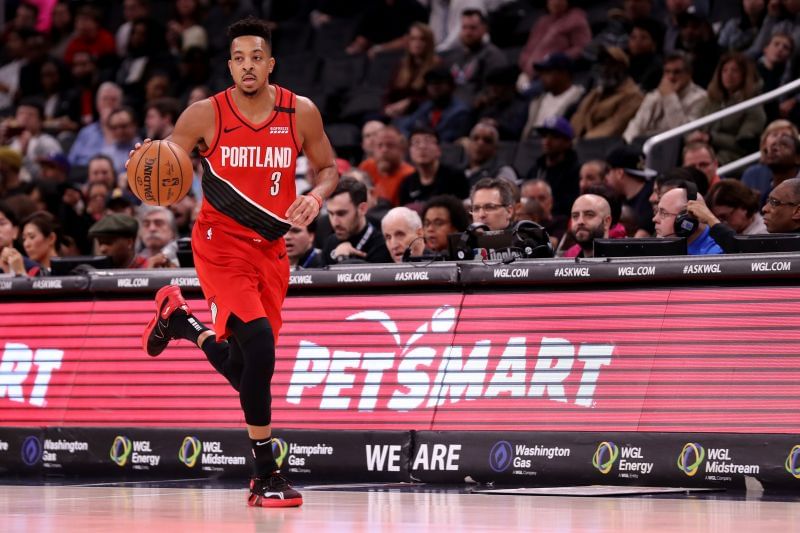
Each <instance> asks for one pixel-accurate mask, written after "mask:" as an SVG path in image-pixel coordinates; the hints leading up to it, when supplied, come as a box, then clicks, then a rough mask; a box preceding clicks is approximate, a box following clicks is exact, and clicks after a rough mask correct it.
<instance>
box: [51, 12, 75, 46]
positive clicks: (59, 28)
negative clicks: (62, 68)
mask: <svg viewBox="0 0 800 533" xmlns="http://www.w3.org/2000/svg"><path fill="white" fill-rule="evenodd" d="M73 22H74V20H73V16H72V7H71V2H70V1H69V0H59V1H58V2H56V4H55V5H54V6H53V12H52V14H51V15H50V32H49V35H48V42H49V43H50V55H51V56H52V57H58V58H62V57H64V52H66V50H67V45H68V44H69V40H70V39H71V38H72V32H73V29H74V25H73Z"/></svg>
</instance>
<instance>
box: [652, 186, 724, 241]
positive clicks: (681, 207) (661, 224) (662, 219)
mask: <svg viewBox="0 0 800 533" xmlns="http://www.w3.org/2000/svg"><path fill="white" fill-rule="evenodd" d="M694 201H695V202H697V203H703V205H705V202H703V199H702V197H701V196H698V197H697V200H694ZM687 203H688V199H687V197H686V189H683V188H678V189H672V190H669V191H667V192H665V193H664V194H663V195H662V196H661V199H660V200H659V201H658V209H657V210H656V214H655V216H653V222H654V223H655V226H656V236H657V237H675V236H676V233H675V231H676V229H675V218H676V217H677V216H678V215H680V214H682V213H685V212H686V210H687ZM686 245H687V246H686V248H687V250H686V251H687V253H688V254H689V255H715V254H721V253H724V252H723V251H722V248H720V246H719V245H718V244H717V242H716V241H715V240H714V239H713V238H712V237H711V235H710V234H709V227H708V225H707V224H705V223H703V222H701V221H698V223H697V227H696V228H695V230H694V231H693V232H692V233H691V234H690V235H689V236H688V237H686Z"/></svg>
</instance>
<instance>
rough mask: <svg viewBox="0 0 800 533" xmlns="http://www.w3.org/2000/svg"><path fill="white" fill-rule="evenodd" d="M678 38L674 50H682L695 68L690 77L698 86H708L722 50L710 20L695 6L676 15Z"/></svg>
mask: <svg viewBox="0 0 800 533" xmlns="http://www.w3.org/2000/svg"><path fill="white" fill-rule="evenodd" d="M677 20H678V29H679V33H678V39H677V41H676V42H675V50H683V51H684V52H686V53H687V54H689V56H690V57H691V58H692V63H693V64H694V66H695V68H694V70H693V72H692V79H693V80H694V82H695V83H696V84H697V85H699V86H700V87H708V84H709V83H710V82H711V78H713V77H714V70H715V69H716V67H717V63H719V59H720V56H721V55H722V51H721V50H720V48H719V45H718V44H717V36H716V35H715V33H714V28H713V27H712V26H711V22H710V21H709V20H708V19H707V18H706V17H705V15H703V14H702V13H701V12H700V11H699V10H698V9H697V8H696V7H695V6H690V7H689V8H688V9H687V10H686V11H684V12H683V13H681V14H680V15H678V17H677Z"/></svg>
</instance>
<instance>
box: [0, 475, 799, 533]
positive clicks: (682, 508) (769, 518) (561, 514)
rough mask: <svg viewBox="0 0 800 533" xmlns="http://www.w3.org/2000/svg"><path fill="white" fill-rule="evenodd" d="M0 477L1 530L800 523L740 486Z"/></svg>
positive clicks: (448, 531)
mask: <svg viewBox="0 0 800 533" xmlns="http://www.w3.org/2000/svg"><path fill="white" fill-rule="evenodd" d="M2 483H3V481H2V480H0V531H2V532H10V533H17V532H19V533H23V532H24V533H72V532H81V533H95V532H98V533H99V532H102V533H108V532H111V533H132V532H140V531H146V532H148V533H179V532H183V531H191V532H192V533H199V532H227V531H235V532H247V533H249V532H260V531H280V532H285V533H292V532H312V533H327V532H336V533H339V532H367V531H370V532H371V531H392V532H393V531H397V532H403V533H407V532H409V533H410V532H413V533H416V532H422V531H435V532H437V533H456V532H461V531H481V532H483V531H503V532H506V531H547V532H568V531H569V532H572V531H576V532H592V533H600V532H628V531H630V532H637V533H640V532H681V533H684V532H694V531H703V532H706V531H735V532H736V533H749V532H762V531H766V532H770V533H784V532H787V531H797V530H800V505H798V503H797V502H796V501H794V500H795V498H794V497H791V498H786V497H782V498H783V501H780V500H771V499H767V498H762V497H761V496H760V495H758V496H756V497H753V496H746V495H744V493H740V494H738V495H731V494H714V495H710V494H709V495H703V496H677V497H664V496H659V497H655V496H637V497H604V498H596V497H556V496H497V495H484V494H467V493H464V492H460V491H458V490H441V489H433V490H431V489H430V488H428V489H427V490H426V489H425V488H422V489H420V488H416V489H414V490H411V491H409V490H394V489H390V490H383V491H375V490H372V491H367V490H362V491H356V490H320V489H319V488H317V489H313V490H305V491H304V492H303V495H304V498H305V504H304V505H303V506H302V507H301V508H299V509H253V508H249V507H247V506H246V504H245V491H244V490H243V489H241V488H207V487H202V486H193V485H181V484H173V485H169V484H167V485H162V486H152V485H143V484H131V485H122V486H121V485H120V484H113V485H111V484H109V486H97V485H95V486H86V485H83V486H81V485H3V484H2ZM212 487H213V486H212Z"/></svg>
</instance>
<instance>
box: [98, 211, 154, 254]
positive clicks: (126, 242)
mask: <svg viewBox="0 0 800 533" xmlns="http://www.w3.org/2000/svg"><path fill="white" fill-rule="evenodd" d="M138 233H139V223H138V222H136V219H135V218H133V217H131V216H128V215H124V214H122V213H110V214H108V215H106V216H104V217H103V218H101V219H100V220H98V221H97V222H95V223H94V224H93V225H92V227H91V228H89V237H90V238H91V239H95V240H96V241H97V244H96V248H95V249H96V250H97V253H99V254H100V255H107V256H109V257H110V258H111V263H112V264H113V265H114V268H146V267H147V260H146V259H145V258H143V257H140V256H138V255H136V252H135V245H136V235H137V234H138Z"/></svg>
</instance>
